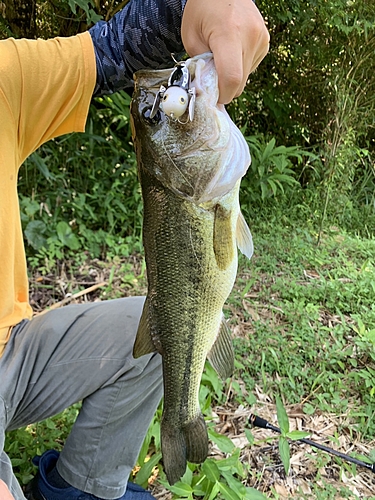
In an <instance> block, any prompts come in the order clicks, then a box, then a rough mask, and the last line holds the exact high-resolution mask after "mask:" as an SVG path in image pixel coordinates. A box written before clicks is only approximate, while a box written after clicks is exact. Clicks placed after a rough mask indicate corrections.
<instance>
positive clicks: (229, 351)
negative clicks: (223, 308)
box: [207, 316, 234, 380]
mask: <svg viewBox="0 0 375 500" xmlns="http://www.w3.org/2000/svg"><path fill="white" fill-rule="evenodd" d="M207 358H208V360H209V362H210V363H211V365H212V367H213V368H214V370H215V371H216V373H217V374H218V375H219V377H220V378H221V379H222V380H226V379H227V378H228V377H231V376H232V374H233V371H234V351H233V345H232V339H231V332H230V330H229V327H228V324H227V322H226V320H225V318H224V316H223V318H222V320H221V324H220V329H219V333H218V335H217V337H216V340H215V342H214V344H213V346H212V347H211V350H210V352H209V353H208V355H207Z"/></svg>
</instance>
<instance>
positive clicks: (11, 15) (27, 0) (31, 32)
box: [3, 0, 37, 38]
mask: <svg viewBox="0 0 375 500" xmlns="http://www.w3.org/2000/svg"><path fill="white" fill-rule="evenodd" d="M3 3H4V4H5V15H4V17H5V19H6V20H7V23H8V25H9V28H10V30H11V32H12V34H13V35H14V37H16V38H37V27H36V23H35V17H36V16H35V4H36V0H4V2H3Z"/></svg>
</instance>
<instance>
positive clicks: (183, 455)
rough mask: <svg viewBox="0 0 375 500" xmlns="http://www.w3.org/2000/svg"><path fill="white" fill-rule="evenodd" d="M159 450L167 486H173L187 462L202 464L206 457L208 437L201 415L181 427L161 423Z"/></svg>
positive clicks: (184, 469)
mask: <svg viewBox="0 0 375 500" xmlns="http://www.w3.org/2000/svg"><path fill="white" fill-rule="evenodd" d="M161 449H162V454H163V464H164V471H165V474H166V476H167V479H168V482H169V484H171V485H172V484H174V483H176V482H177V481H179V480H180V479H181V477H182V476H183V475H184V474H185V471H186V465H187V460H188V461H189V462H194V463H201V462H204V461H205V460H206V458H207V455H208V435H207V429H206V424H205V421H204V419H203V415H200V416H199V417H197V418H196V419H194V420H192V421H191V422H189V423H187V424H185V425H184V426H182V427H175V426H171V425H170V424H169V423H167V422H165V421H164V420H162V422H161Z"/></svg>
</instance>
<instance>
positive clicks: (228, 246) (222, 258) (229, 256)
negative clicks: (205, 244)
mask: <svg viewBox="0 0 375 500" xmlns="http://www.w3.org/2000/svg"><path fill="white" fill-rule="evenodd" d="M231 215H232V213H231V210H228V209H226V208H225V207H223V206H222V205H219V204H218V205H216V207H215V221H214V241H213V244H214V253H215V258H216V263H217V265H218V267H219V269H221V270H222V271H223V270H225V269H226V268H227V267H228V266H229V265H230V264H231V263H232V261H233V257H234V244H233V229H232V220H231V219H232V217H231Z"/></svg>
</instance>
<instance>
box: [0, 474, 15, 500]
mask: <svg viewBox="0 0 375 500" xmlns="http://www.w3.org/2000/svg"><path fill="white" fill-rule="evenodd" d="M0 498H1V500H14V497H13V495H11V494H10V491H9V490H8V487H7V485H6V484H5V483H4V481H2V480H1V479H0Z"/></svg>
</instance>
